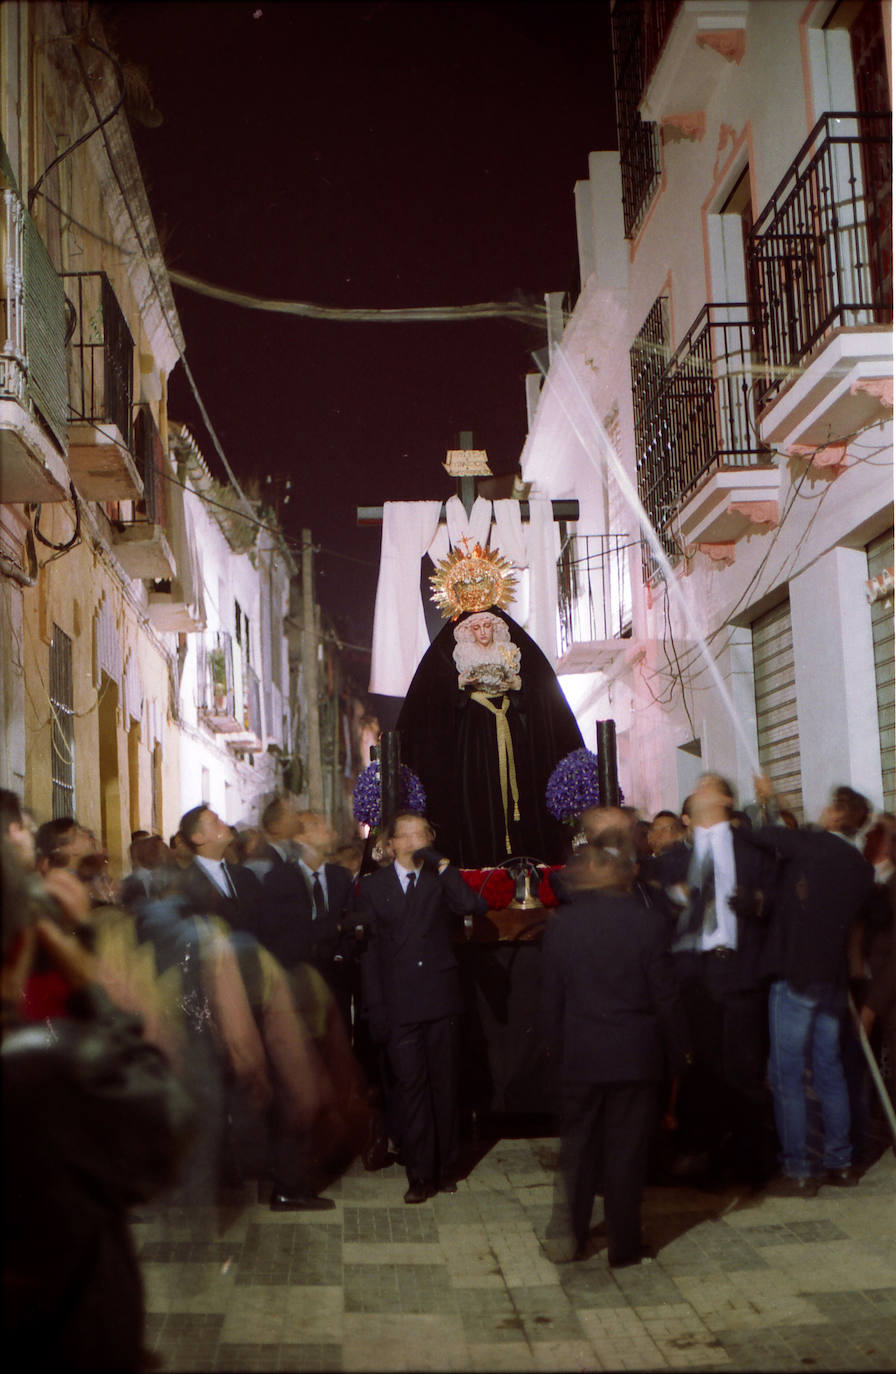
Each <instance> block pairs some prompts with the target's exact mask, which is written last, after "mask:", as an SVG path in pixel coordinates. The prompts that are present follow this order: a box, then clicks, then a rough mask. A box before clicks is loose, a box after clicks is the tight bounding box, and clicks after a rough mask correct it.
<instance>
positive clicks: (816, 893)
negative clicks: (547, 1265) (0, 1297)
mask: <svg viewBox="0 0 896 1374" xmlns="http://www.w3.org/2000/svg"><path fill="white" fill-rule="evenodd" d="M734 803H735V799H734V796H733V793H732V790H731V788H730V787H729V786H728V784H727V783H726V782H725V781H724V779H722V778H720V777H718V776H716V775H712V774H706V775H704V776H703V777H702V778H701V779H700V781H699V783H698V785H697V786H696V787H695V790H694V792H693V794H692V795H691V796H690V797H689V798H688V799H687V801H686V803H685V805H684V808H683V810H682V811H681V812H680V813H679V812H677V811H671V810H663V811H660V812H658V813H657V814H656V815H655V816H654V817H653V819H652V821H649V822H648V821H647V820H645V819H644V818H642V817H641V816H639V815H638V813H637V812H636V811H634V810H633V809H632V808H622V807H612V806H606V807H594V808H591V809H590V810H589V811H587V812H586V813H585V814H584V815H583V816H582V818H581V832H582V833H581V836H580V837H579V838H580V841H581V843H580V844H579V846H578V847H577V848H575V849H574V850H573V851H572V852H571V854H570V856H569V859H568V862H567V863H566V864H565V865H564V866H562V867H558V868H557V869H556V870H555V872H554V873H553V875H552V881H553V886H554V889H555V892H556V895H557V898H558V901H559V905H558V907H557V908H556V910H555V911H553V912H552V913H551V915H550V917H549V920H548V923H547V928H546V932H545V936H544V940H543V946H542V977H541V984H542V987H541V1015H542V1027H543V1043H544V1049H545V1054H546V1055H547V1056H548V1057H549V1062H550V1063H551V1065H552V1068H551V1072H552V1075H553V1077H554V1078H555V1079H556V1082H557V1083H558V1085H559V1111H560V1128H561V1137H562V1152H561V1168H560V1171H559V1173H558V1179H559V1180H560V1183H561V1187H560V1188H559V1189H558V1195H557V1205H556V1206H555V1209H554V1218H553V1219H552V1223H551V1226H550V1227H549V1231H548V1238H547V1240H546V1242H545V1244H546V1248H547V1249H548V1253H550V1254H551V1256H552V1258H556V1259H574V1258H577V1257H582V1256H584V1255H586V1254H587V1253H589V1245H590V1243H591V1242H590V1223H591V1216H592V1207H593V1203H594V1200H595V1197H596V1195H598V1194H602V1195H603V1198H604V1225H605V1227H606V1231H607V1238H608V1254H609V1261H610V1263H611V1265H614V1266H623V1265H628V1264H635V1263H639V1262H640V1261H641V1259H642V1258H643V1257H644V1255H645V1253H646V1249H645V1246H644V1241H643V1236H642V1233H641V1218H640V1211H641V1196H642V1192H643V1187H644V1183H645V1179H646V1178H647V1176H648V1171H649V1169H650V1168H651V1167H652V1163H653V1165H655V1164H656V1161H657V1159H658V1158H659V1159H660V1166H659V1167H660V1168H661V1171H662V1176H663V1178H664V1179H665V1180H666V1181H674V1180H675V1179H679V1178H680V1179H686V1180H688V1181H689V1182H697V1183H698V1184H700V1185H705V1186H714V1185H715V1184H717V1183H719V1182H723V1183H724V1182H730V1181H737V1182H741V1183H744V1184H745V1185H747V1186H750V1187H753V1188H761V1187H771V1188H773V1189H774V1190H776V1191H777V1192H781V1193H788V1194H792V1195H796V1196H805V1197H809V1196H812V1195H814V1193H815V1192H816V1191H817V1189H818V1188H819V1187H820V1186H835V1187H849V1186H852V1185H853V1184H854V1183H855V1182H856V1181H857V1178H858V1174H859V1169H860V1168H861V1166H862V1164H863V1163H864V1161H863V1160H862V1159H861V1158H860V1157H859V1156H858V1155H857V1148H858V1147H859V1146H860V1142H861V1140H862V1139H863V1136H864V1128H865V1125H866V1117H867V1113H868V1110H869V1097H868V1081H867V1073H866V1071H865V1059H864V1057H863V1051H862V1049H861V1047H860V1041H861V1039H862V1038H867V1035H868V1034H869V1033H870V1034H872V1035H873V1036H874V1038H875V1042H876V1044H877V1047H878V1054H879V1055H880V1053H881V1048H880V1047H881V1046H883V1047H885V1048H884V1053H883V1057H884V1059H886V1060H887V1062H888V1063H889V1066H890V1072H891V1073H892V1066H893V1063H894V1059H893V1042H894V1020H896V1007H894V1003H896V979H894V942H893V912H894V906H893V901H894V895H896V868H894V862H896V818H894V817H892V816H889V815H886V814H884V815H881V816H879V817H877V818H876V820H875V821H874V824H873V825H871V826H870V827H869V824H868V823H869V807H868V803H867V802H866V801H865V799H864V798H863V797H861V796H860V795H859V794H858V793H856V792H854V791H853V790H852V789H850V788H847V787H841V788H837V789H835V791H834V793H833V795H832V798H831V802H830V804H829V806H828V807H827V808H826V809H825V810H824V812H823V813H822V815H821V817H820V818H819V822H818V824H817V825H815V826H807V827H800V826H799V825H797V823H796V820H795V818H794V817H793V816H791V815H789V814H787V813H784V812H782V811H781V810H780V808H779V806H778V803H777V800H776V798H775V797H774V795H773V792H772V789H771V785H770V784H769V783H768V780H767V779H764V778H762V779H758V780H757V788H756V800H755V802H754V803H752V804H751V806H750V807H748V808H747V810H746V811H743V812H739V811H737V810H736V808H735V804H734ZM0 826H2V843H3V853H2V859H3V883H4V909H3V1009H4V1010H3V1077H4V1095H5V1100H6V1104H7V1111H6V1112H5V1113H4V1117H5V1120H4V1144H5V1145H6V1147H7V1161H8V1164H7V1176H6V1190H5V1196H6V1206H7V1225H8V1236H9V1238H10V1239H9V1243H8V1246H7V1262H6V1270H5V1282H4V1291H5V1301H6V1306H7V1331H8V1333H10V1336H11V1339H12V1340H13V1344H14V1345H15V1346H16V1348H17V1349H21V1350H22V1351H25V1350H26V1349H27V1351H28V1358H29V1367H34V1368H43V1367H47V1368H49V1367H51V1366H52V1367H59V1368H61V1367H69V1368H85V1369H86V1368H95V1369H101V1368H122V1369H131V1368H134V1369H136V1368H137V1367H138V1365H139V1356H140V1350H139V1279H138V1276H137V1266H136V1262H135V1261H134V1258H133V1255H132V1253H131V1251H130V1248H129V1241H128V1238H127V1226H126V1212H127V1208H128V1207H129V1206H130V1205H132V1204H133V1203H134V1202H135V1201H139V1200H143V1199H146V1198H148V1197H149V1196H151V1195H152V1194H153V1193H156V1194H157V1193H160V1192H161V1193H162V1194H163V1196H164V1197H165V1198H166V1199H169V1200H170V1199H178V1198H179V1199H181V1200H184V1201H189V1202H191V1203H196V1202H199V1203H212V1202H214V1200H215V1199H216V1197H217V1196H218V1194H219V1190H220V1189H221V1188H222V1186H224V1187H226V1186H228V1185H233V1184H240V1183H242V1182H244V1181H246V1180H252V1179H259V1180H264V1179H266V1180H268V1181H269V1183H270V1195H269V1199H268V1205H269V1206H270V1207H271V1208H272V1209H273V1210H274V1211H298V1210H303V1211H324V1210H327V1209H329V1208H332V1207H333V1205H334V1204H333V1201H332V1199H330V1198H327V1197H324V1196H322V1193H323V1192H324V1191H325V1190H326V1185H327V1184H328V1182H330V1181H331V1180H332V1179H334V1178H335V1177H337V1176H338V1175H339V1173H340V1172H341V1171H342V1170H344V1168H345V1167H346V1166H347V1164H348V1163H349V1162H350V1161H351V1160H352V1159H353V1158H355V1157H356V1156H357V1155H359V1154H360V1155H361V1156H362V1157H363V1159H364V1162H365V1164H366V1165H367V1166H368V1167H377V1166H378V1165H379V1164H382V1163H384V1162H389V1161H392V1160H400V1161H401V1162H403V1164H404V1167H405V1170H406V1173H407V1191H406V1193H405V1202H406V1203H408V1204H412V1205H413V1204H418V1203H422V1202H425V1201H426V1200H427V1199H428V1198H430V1197H432V1196H433V1195H434V1194H435V1193H436V1192H447V1193H451V1192H454V1191H456V1186H457V1178H458V1170H459V1149H458V1141H459V1113H458V1097H459V1086H460V1080H461V1077H462V1075H463V1072H464V1065H463V1062H462V1058H461V1045H462V1033H461V1023H462V1019H463V1014H464V1005H463V999H462V993H461V983H460V979H459V974H458V960H457V950H456V943H455V942H456V940H457V938H458V931H462V930H463V919H464V918H470V917H474V916H477V915H483V914H484V913H485V911H486V909H487V908H486V903H485V901H484V900H483V898H482V897H481V896H480V895H478V894H477V892H476V891H475V890H474V888H473V887H472V886H470V885H468V884H467V883H466V882H465V881H464V879H463V876H462V875H461V874H460V873H459V871H458V870H457V869H456V868H455V867H454V866H453V865H451V864H449V862H448V860H447V859H446V858H444V857H443V855H442V854H441V853H440V851H439V848H438V836H437V835H436V834H434V832H433V829H432V827H431V826H430V824H429V822H428V820H427V819H426V817H424V816H422V815H419V814H418V813H414V812H402V813H399V814H398V815H397V816H396V817H394V818H393V820H392V822H391V824H390V825H389V826H388V827H387V828H386V830H385V832H384V834H383V836H382V837H381V854H380V862H379V865H378V867H376V868H375V871H373V872H371V873H369V874H366V875H365V876H363V877H359V870H360V868H361V857H362V856H361V850H360V846H359V845H358V844H357V843H355V842H349V843H348V844H347V845H344V846H341V847H340V844H339V836H338V835H337V833H336V831H335V830H334V828H333V827H332V825H331V824H330V823H329V822H328V821H327V820H326V818H325V817H323V816H321V815H318V814H316V813H314V812H309V811H300V810H298V809H297V808H296V807H295V806H294V805H293V804H292V803H291V802H290V801H289V800H288V799H286V798H282V797H277V798H275V799H274V800H273V801H271V802H270V803H269V805H268V806H267V807H266V808H265V810H264V812H263V814H262V817H261V824H260V826H259V827H258V828H256V829H252V830H240V831H235V830H234V829H233V828H232V827H231V826H230V825H228V824H227V823H226V822H225V821H224V820H223V819H222V818H221V817H219V816H218V815H217V814H216V812H215V811H214V810H213V809H212V808H211V807H210V806H209V805H208V804H207V803H205V802H201V803H199V804H198V805H197V806H195V807H193V808H191V809H190V810H189V811H187V812H186V813H185V815H184V816H183V817H182V819H181V823H180V826H179V829H178V832H177V834H176V835H174V836H172V837H171V839H170V841H169V842H168V843H166V842H165V840H164V839H163V838H162V837H161V836H158V835H151V834H148V833H145V832H138V833H137V834H135V836H134V837H133V840H132V844H131V851H130V857H131V871H130V873H129V874H128V875H127V876H126V878H125V879H124V880H123V881H121V882H118V881H114V880H113V879H112V878H111V876H110V868H109V863H108V858H107V856H106V855H105V854H104V853H103V851H102V849H101V846H100V845H98V843H97V841H96V839H95V837H94V836H93V835H92V834H91V833H90V832H89V831H88V830H87V829H85V828H84V827H82V826H81V825H79V824H78V823H77V822H76V821H75V820H74V819H71V818H67V819H57V820H52V821H48V822H45V823H44V824H42V825H39V826H36V825H35V824H34V823H33V821H32V819H31V817H29V815H28V814H27V812H25V811H24V809H23V808H22V806H21V804H20V801H19V799H18V798H17V797H15V796H14V794H12V793H9V792H4V793H0ZM860 836H861V837H862V839H861V847H860V844H859V837H860ZM468 924H469V922H468ZM60 1028H61V1029H60ZM807 1066H811V1071H812V1082H813V1085H814V1090H815V1093H816V1095H817V1097H818V1099H819V1102H820V1108H821V1117H822V1122H823V1130H824V1152H823V1156H822V1158H821V1160H820V1170H821V1172H820V1173H819V1172H818V1167H817V1165H816V1162H815V1161H814V1160H813V1158H812V1157H811V1156H810V1151H809V1146H808V1128H807V1112H806V1090H805V1070H806V1068H807ZM891 1091H892V1088H891ZM38 1095H39V1097H40V1104H41V1105H40V1110H35V1108H34V1102H35V1099H36V1097H37V1096H38ZM10 1103H12V1110H9V1106H10ZM63 1121H64V1122H65V1123H66V1128H65V1129H61V1128H60V1123H62V1122H63ZM75 1122H77V1123H78V1129H77V1130H70V1129H68V1127H69V1126H71V1125H72V1124H73V1123H75ZM94 1149H95V1154H93V1155H92V1156H91V1158H90V1161H89V1164H88V1163H85V1155H86V1154H87V1153H89V1152H90V1151H91V1150H94ZM10 1160H12V1161H14V1168H11V1167H10V1166H9V1161H10ZM50 1179H52V1180H53V1186H52V1187H48V1186H47V1181H48V1180H50ZM57 1207H63V1208H64V1213H65V1217H66V1223H65V1226H66V1231H65V1234H64V1236H63V1238H62V1243H61V1244H59V1245H54V1256H56V1261H57V1262H56V1263H55V1265H54V1267H53V1269H52V1272H51V1273H50V1275H49V1279H48V1271H47V1267H46V1250H45V1247H44V1246H42V1245H40V1244H38V1243H37V1239H36V1238H37V1237H45V1236H47V1235H52V1234H54V1233H55V1234H56V1235H57V1236H58V1226H59V1220H58V1215H57V1213H56V1208H57ZM35 1209H36V1210H35ZM113 1270H114V1277H112V1276H110V1275H111V1274H112V1271H113ZM104 1291H105V1293H106V1298H108V1294H109V1292H110V1291H120V1293H121V1302H120V1303H119V1304H118V1305H117V1307H116V1311H117V1312H119V1313H120V1314H121V1321H120V1323H118V1322H115V1321H113V1322H112V1323H111V1324H110V1323H109V1322H108V1320H106V1322H105V1323H104V1324H103V1326H102V1332H103V1335H102V1338H100V1337H99V1336H97V1335H96V1334H94V1335H90V1331H91V1330H92V1327H91V1323H90V1321H89V1314H90V1312H91V1310H92V1304H93V1305H94V1306H95V1304H96V1303H97V1302H98V1301H99V1295H100V1294H101V1293H103V1292H104ZM107 1310H108V1305H107ZM135 1313H136V1316H135ZM48 1314H53V1315H52V1316H51V1317H48ZM94 1325H95V1323H94ZM119 1327H120V1330H119ZM104 1342H105V1345H104V1344H103V1343H104ZM35 1352H37V1353H35ZM41 1361H43V1363H42V1362H41Z"/></svg>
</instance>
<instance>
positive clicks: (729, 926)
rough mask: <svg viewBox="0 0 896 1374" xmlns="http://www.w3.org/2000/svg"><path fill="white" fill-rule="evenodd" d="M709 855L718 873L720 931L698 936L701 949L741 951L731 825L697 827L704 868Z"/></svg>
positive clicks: (696, 838) (697, 845) (698, 855)
mask: <svg viewBox="0 0 896 1374" xmlns="http://www.w3.org/2000/svg"><path fill="white" fill-rule="evenodd" d="M707 851H709V852H710V853H711V854H712V862H713V868H714V870H715V901H716V922H717V924H716V928H715V930H711V931H703V932H702V933H700V934H698V936H697V949H700V950H707V949H715V948H716V947H717V946H719V945H727V947H728V948H729V949H737V917H736V916H735V914H734V912H733V911H732V909H731V895H732V893H733V892H734V889H735V887H736V885H737V872H736V870H735V867H734V840H733V839H732V837H731V826H730V825H729V823H728V821H718V822H717V823H716V824H715V825H710V826H708V827H706V826H702V825H695V826H694V853H695V856H696V861H697V863H698V865H702V863H703V860H704V857H705V856H706V853H707Z"/></svg>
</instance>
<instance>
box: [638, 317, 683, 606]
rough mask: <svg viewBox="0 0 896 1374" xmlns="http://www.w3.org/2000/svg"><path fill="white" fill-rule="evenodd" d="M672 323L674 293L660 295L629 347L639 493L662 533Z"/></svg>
mask: <svg viewBox="0 0 896 1374" xmlns="http://www.w3.org/2000/svg"><path fill="white" fill-rule="evenodd" d="M671 351H672V347H671V327H670V323H669V298H668V296H658V297H657V299H656V300H655V301H654V303H653V305H652V306H651V307H650V313H649V314H648V316H647V319H646V320H645V321H644V323H643V324H642V326H641V328H640V330H639V332H638V334H637V336H636V338H635V341H634V343H633V344H632V346H631V348H630V350H629V363H630V366H631V376H632V404H633V407H634V416H635V450H636V462H637V476H638V495H639V497H640V498H641V504H642V505H643V506H644V509H645V510H646V511H647V514H648V516H649V517H650V523H651V524H652V525H653V527H654V529H656V530H657V532H658V533H659V534H660V537H661V538H662V537H663V536H662V527H663V525H664V524H665V522H666V518H667V516H668V514H669V511H670V509H671V505H672V493H671V489H670V483H669V477H670V473H669V468H668V465H667V464H665V463H664V462H663V461H662V453H663V450H664V437H665V436H664V433H663V414H662V409H661V407H660V405H659V403H658V401H659V394H660V389H661V384H662V381H663V377H664V376H665V372H666V368H667V367H668V364H669V355H670V353H671ZM664 542H665V544H666V552H667V553H668V554H669V555H670V556H671V555H672V554H674V553H675V552H676V550H675V547H674V544H672V542H671V541H664ZM642 547H643V556H644V576H645V579H646V580H648V581H649V580H650V579H651V578H652V577H653V576H654V574H655V573H656V571H657V569H656V565H655V559H654V557H653V554H652V553H651V552H650V549H649V547H648V546H647V545H646V544H644V545H643V546H642Z"/></svg>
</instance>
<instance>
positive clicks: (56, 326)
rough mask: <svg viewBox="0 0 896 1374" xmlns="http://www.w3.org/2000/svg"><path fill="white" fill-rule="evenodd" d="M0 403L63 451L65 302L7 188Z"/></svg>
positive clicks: (0, 229)
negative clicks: (30, 419)
mask: <svg viewBox="0 0 896 1374" xmlns="http://www.w3.org/2000/svg"><path fill="white" fill-rule="evenodd" d="M3 199H4V202H5V203H4V215H3V219H2V222H0V267H2V271H3V297H2V312H3V313H2V319H0V335H2V337H0V398H8V399H10V400H14V401H17V402H18V403H19V405H20V406H22V408H23V409H24V410H27V411H32V410H33V411H35V412H36V413H37V414H38V415H39V417H40V419H41V420H42V421H43V423H44V425H45V426H46V427H47V429H48V430H49V431H50V433H51V434H52V435H53V437H54V438H55V440H56V441H57V443H58V444H59V446H60V448H61V449H62V451H63V452H65V448H66V429H67V422H68V376H67V373H66V360H65V345H66V301H65V291H64V290H63V287H62V282H61V281H60V279H59V276H58V275H57V272H56V269H55V268H54V266H53V264H52V262H51V261H50V256H49V254H48V252H47V250H46V248H45V247H44V244H43V241H42V239H41V237H40V234H39V233H38V232H37V227H36V225H35V223H34V221H33V219H32V218H31V216H30V215H29V213H28V211H27V210H26V209H25V206H24V205H23V204H22V202H21V200H20V199H19V197H18V195H17V194H16V192H15V191H13V190H12V189H9V188H8V189H7V190H5V191H4V192H3Z"/></svg>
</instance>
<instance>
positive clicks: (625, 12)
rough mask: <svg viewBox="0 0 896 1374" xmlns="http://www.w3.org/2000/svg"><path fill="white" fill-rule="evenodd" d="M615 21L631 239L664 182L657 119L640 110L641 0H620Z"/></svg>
mask: <svg viewBox="0 0 896 1374" xmlns="http://www.w3.org/2000/svg"><path fill="white" fill-rule="evenodd" d="M611 25H612V40H613V72H614V84H615V90H616V133H617V137H618V142H619V167H620V171H621V174H622V213H623V222H624V226H625V237H626V238H627V239H630V238H634V236H635V234H636V233H637V231H638V228H639V226H640V224H641V221H642V220H643V218H644V215H645V214H646V212H647V208H648V206H649V205H650V202H651V201H652V199H653V196H654V192H655V191H656V189H657V187H658V186H659V184H660V176H661V170H660V140H659V131H658V130H657V127H656V125H655V124H651V123H649V122H647V121H645V120H643V119H642V118H641V115H640V113H639V111H638V104H639V102H640V100H641V94H642V92H643V90H644V78H645V76H646V67H645V52H644V31H643V24H642V5H641V3H640V0H616V4H615V6H614V7H613V13H612V15H611Z"/></svg>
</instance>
